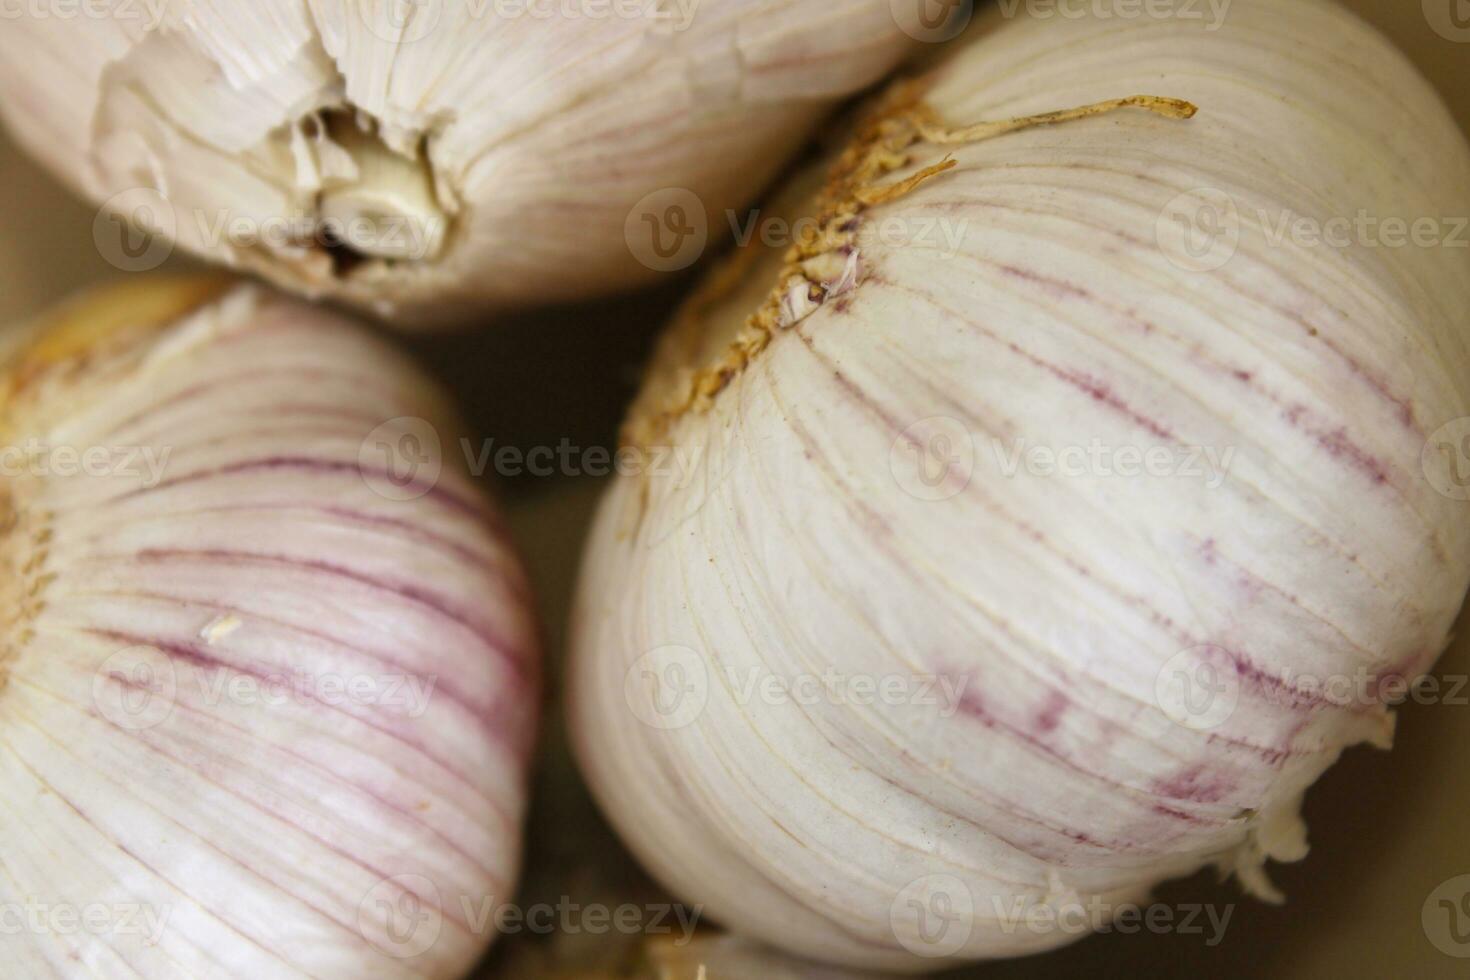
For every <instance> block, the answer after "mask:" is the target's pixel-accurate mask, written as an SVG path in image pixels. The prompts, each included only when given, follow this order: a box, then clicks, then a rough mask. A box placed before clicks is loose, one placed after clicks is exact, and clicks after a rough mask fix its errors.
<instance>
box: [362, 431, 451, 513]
mask: <svg viewBox="0 0 1470 980" xmlns="http://www.w3.org/2000/svg"><path fill="white" fill-rule="evenodd" d="M357 469H358V472H359V473H360V474H361V475H362V480H363V482H364V483H366V484H367V486H368V489H369V490H371V491H373V493H376V494H377V495H378V496H380V497H385V498H387V499H388V500H415V499H417V498H419V497H422V496H423V495H424V494H426V493H428V492H429V491H430V490H432V489H434V486H435V484H437V483H438V482H439V474H440V473H441V472H442V471H443V469H444V457H443V455H442V449H441V447H440V445H439V433H438V432H437V431H436V430H435V429H434V427H433V426H432V425H430V424H429V423H428V422H427V421H425V420H424V419H421V418H418V417H417V416H414V415H403V416H400V417H398V418H396V419H389V420H388V421H387V422H384V423H383V424H382V425H380V426H378V427H377V428H375V429H373V431H372V432H370V433H368V436H367V438H366V439H364V440H363V441H362V445H361V446H359V447H358V450H357Z"/></svg>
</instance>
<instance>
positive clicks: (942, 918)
mask: <svg viewBox="0 0 1470 980" xmlns="http://www.w3.org/2000/svg"><path fill="white" fill-rule="evenodd" d="M888 924H889V927H890V928H892V930H893V935H894V937H895V938H896V939H897V940H898V942H899V945H901V946H902V947H903V948H904V949H906V950H908V951H909V952H910V953H913V954H914V955H915V956H922V957H925V958H926V959H937V958H939V957H943V956H953V955H955V954H956V953H958V952H959V951H960V950H962V949H964V948H965V944H966V943H967V942H969V941H970V933H971V932H972V931H974V928H975V896H974V895H973V894H972V893H971V892H970V889H969V887H968V886H967V885H966V884H965V883H964V882H963V881H961V880H960V879H958V878H956V877H954V876H953V875H926V876H925V877H923V878H919V879H917V880H915V881H911V882H909V883H908V884H907V885H905V886H904V889H903V891H901V892H899V893H898V897H897V898H895V899H894V900H893V904H892V905H890V906H889V907H888Z"/></svg>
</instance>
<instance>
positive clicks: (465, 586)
mask: <svg viewBox="0 0 1470 980" xmlns="http://www.w3.org/2000/svg"><path fill="white" fill-rule="evenodd" d="M219 289H220V285H219V283H211V282H203V283H201V282H196V281H173V280H164V281H152V282H144V281H141V280H134V281H132V282H130V283H128V284H126V285H123V286H120V287H115V288H111V289H109V290H106V291H103V292H101V293H99V294H96V295H92V294H89V295H87V296H86V297H84V298H82V299H81V300H79V301H77V302H74V303H72V304H70V305H69V306H67V307H65V308H64V309H62V310H61V311H59V312H58V313H57V314H55V315H54V316H52V317H50V318H48V319H46V320H44V321H42V322H40V323H39V324H38V325H36V326H34V327H33V328H32V329H31V330H29V331H23V332H20V333H19V334H17V333H14V332H13V333H12V334H9V335H7V340H6V344H7V348H6V357H5V359H4V363H5V371H4V382H3V383H4V386H5V400H4V417H3V425H4V444H5V447H6V448H5V452H4V456H3V463H4V467H5V476H4V482H3V484H0V515H3V519H4V529H5V533H4V537H3V538H0V564H3V567H4V579H3V586H0V588H3V590H4V591H3V595H4V597H5V603H4V616H5V624H4V639H3V646H0V746H3V748H0V781H3V784H4V789H3V792H0V799H3V800H4V805H3V806H0V842H3V843H0V869H3V871H0V912H3V914H4V915H5V916H6V923H5V925H6V928H4V929H0V959H3V961H4V962H5V964H6V966H5V972H6V973H7V974H8V975H13V976H36V977H40V976H62V975H65V976H72V975H76V973H77V972H78V971H81V972H85V973H88V974H95V975H98V976H125V975H126V976H146V977H160V978H162V977H180V978H182V977H189V978H201V977H244V976H250V977H283V978H284V977H364V976H373V977H393V978H405V980H406V978H424V977H457V976H461V975H463V974H464V973H465V972H466V971H467V970H468V969H469V968H470V967H471V965H472V964H473V963H474V962H475V961H476V959H477V958H478V957H479V955H480V954H481V953H482V952H483V950H484V948H485V946H486V945H488V943H489V942H490V939H491V937H492V935H493V929H488V928H485V926H484V923H483V922H478V921H477V920H476V919H475V918H474V917H473V913H474V910H476V909H477V908H479V907H480V905H481V903H482V902H483V901H486V900H488V899H489V898H490V897H494V898H495V899H497V900H504V899H505V898H506V896H507V895H508V894H509V893H510V891H511V889H513V888H514V884H515V879H516V874H517V869H518V865H519V861H520V857H519V848H520V838H521V818H522V812H523V810H524V806H525V799H524V797H525V786H524V776H525V768H526V764H527V758H528V755H529V753H530V748H531V745H530V743H531V740H532V736H533V728H534V725H535V720H536V716H537V713H538V712H537V703H538V702H537V693H536V692H537V688H538V683H539V681H538V657H537V630H536V627H535V625H534V623H533V619H532V616H531V613H530V611H529V602H528V598H527V586H526V582H525V579H524V577H523V574H522V572H521V570H520V566H519V563H518V561H517V559H516V557H515V555H514V553H513V552H512V550H511V548H510V546H509V545H508V544H507V542H506V540H505V538H504V535H503V533H502V531H501V530H500V529H499V526H498V523H497V518H496V517H495V516H494V514H493V512H492V511H491V509H490V508H489V507H488V505H486V504H485V503H484V502H483V501H482V500H481V499H480V498H479V495H478V493H477V492H476V490H475V488H474V486H473V485H472V484H471V483H470V482H469V480H468V477H466V476H463V475H461V474H459V473H457V472H455V471H453V470H452V469H451V468H448V467H444V468H443V470H442V472H438V473H436V472H434V470H433V469H430V468H425V469H420V470H419V471H417V472H414V471H413V470H412V469H411V468H410V466H411V464H412V463H413V462H414V461H415V457H410V456H406V455H398V454H397V452H396V449H395V448H394V447H395V446H396V443H395V442H394V440H395V439H399V438H409V437H414V436H417V437H419V438H421V439H427V438H428V434H427V433H428V431H429V429H428V428H427V427H432V426H434V425H436V424H438V422H439V420H442V419H443V418H445V415H446V413H445V406H444V404H443V402H442V401H441V398H440V396H439V395H438V393H437V392H436V391H435V390H434V389H433V388H432V387H431V386H429V385H428V384H427V383H426V381H425V380H424V379H422V378H421V377H420V376H419V375H418V374H417V373H416V372H415V371H414V370H413V369H412V368H411V367H410V366H408V365H407V364H405V363H404V362H403V360H402V359H401V358H400V357H399V356H398V355H397V354H396V353H394V352H393V351H391V350H389V349H387V348H386V347H384V346H382V345H381V344H379V343H378V342H376V341H373V340H371V339H370V338H368V337H366V336H363V335H362V334H360V333H359V332H357V331H356V330H355V329H354V328H352V327H351V325H349V324H346V323H343V322H342V321H341V320H340V319H339V318H337V317H334V316H331V315H328V314H324V313H321V312H319V311H316V310H313V309H311V308H309V307H306V306H304V305H302V304H300V303H299V302H297V301H294V300H282V299H279V298H275V297H272V296H270V295H267V294H265V293H263V292H262V291H260V290H259V289H258V288H255V287H243V288H234V289H232V290H230V291H228V292H227V293H225V294H224V295H222V296H218V297H216V295H215V294H217V293H218V292H219ZM434 431H437V430H434ZM384 442H386V443H387V444H388V446H389V448H390V450H392V452H390V453H388V454H386V455H385V454H384V453H383V452H382V451H381V450H382V444H383V443H384ZM424 448H425V449H427V447H424ZM427 465H428V466H430V467H433V466H435V463H434V462H433V461H429V463H428V464H427ZM467 909H468V910H469V912H468V913H467V912H466V910H467Z"/></svg>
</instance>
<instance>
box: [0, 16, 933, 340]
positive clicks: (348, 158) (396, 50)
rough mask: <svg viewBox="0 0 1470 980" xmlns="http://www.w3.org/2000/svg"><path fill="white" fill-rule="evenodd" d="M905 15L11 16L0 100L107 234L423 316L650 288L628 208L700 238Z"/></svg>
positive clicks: (876, 72)
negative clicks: (678, 202)
mask: <svg viewBox="0 0 1470 980" xmlns="http://www.w3.org/2000/svg"><path fill="white" fill-rule="evenodd" d="M908 2H909V0H904V2H903V3H897V4H895V3H890V0H775V2H772V0H678V2H668V0H481V2H478V3H477V2H469V3H449V2H441V0H430V2H408V0H361V2H342V0H310V2H307V3H301V2H287V0H261V2H254V3H249V4H200V3H192V2H189V3H185V2H180V0H159V2H150V3H135V2H132V0H106V2H105V3H102V4H98V5H89V7H88V9H89V11H91V12H90V13H88V14H87V15H86V16H61V15H60V13H59V12H58V10H53V9H52V6H53V5H51V4H48V3H39V4H29V5H27V6H26V7H25V9H24V11H19V12H18V13H19V14H20V16H17V17H13V18H7V21H6V26H5V30H4V31H3V32H0V93H3V95H0V110H3V114H4V116H5V118H6V119H7V120H8V121H9V123H10V124H11V126H12V127H13V129H14V132H15V134H16V135H17V137H18V138H19V139H20V140H21V142H22V143H23V144H24V145H26V146H27V147H28V148H29V149H30V150H31V152H33V153H34V154H35V155H37V156H38V157H39V158H40V159H42V160H43V161H44V162H45V163H46V164H47V165H48V166H50V167H51V168H52V169H53V170H54V171H55V172H56V173H58V174H60V175H62V176H63V177H64V178H65V179H66V180H67V181H68V182H69V183H70V184H71V185H72V186H73V187H74V188H76V189H78V190H79V191H81V192H82V193H84V194H85V195H86V196H87V197H89V198H91V199H93V200H94V201H97V202H99V203H103V204H104V205H105V206H106V208H108V209H109V210H110V211H112V212H116V217H118V218H120V219H121V218H126V219H129V220H131V221H133V222H134V223H136V224H138V225H141V226H143V227H144V228H145V229H149V230H153V231H155V232H157V233H158V234H159V235H161V236H163V238H164V239H167V240H176V241H177V242H178V243H179V244H181V245H182V246H183V247H184V248H186V249H188V250H189V251H191V252H194V253H197V254H200V255H205V256H208V257H210V258H212V259H215V260H219V261H223V262H225V263H228V264H229V265H231V266H233V267H236V268H240V269H247V270H251V271H254V272H257V273H260V274H262V275H264V276H266V277H268V278H270V279H272V280H273V281H275V282H277V283H279V284H282V285H285V286H287V287H289V288H292V289H295V290H298V291H301V292H304V293H307V294H309V295H312V296H325V297H335V298H340V299H343V300H346V301H348V302H351V303H354V304H358V305H362V306H366V307H370V308H372V309H374V310H375V311H377V312H378V313H380V314H382V315H385V316H397V317H402V318H405V319H409V320H414V319H434V318H438V319H442V318H446V317H449V316H451V315H453V314H454V313H455V312H463V311H469V310H474V309H484V308H496V307H504V306H508V305H517V304H526V303H534V302H538V301H539V302H546V301H548V300H553V299H556V300H560V299H567V298H571V297H577V296H586V295H590V294H594V293H598V292H603V291H608V290H612V289H616V288H622V287H625V286H628V285H631V284H633V283H635V282H637V281H639V280H640V279H644V280H646V279H648V278H650V277H652V276H653V275H654V274H655V269H654V268H652V267H651V266H650V265H648V264H645V263H643V262H640V261H639V257H638V255H637V254H636V253H635V250H634V249H632V248H630V245H629V243H628V239H627V235H626V230H627V229H626V226H627V225H628V223H629V221H634V223H635V225H636V215H635V213H634V212H635V210H636V209H637V207H638V205H639V202H640V201H642V200H644V199H645V198H646V197H647V196H648V195H651V194H657V193H658V192H664V191H666V192H669V193H676V194H679V195H682V197H681V199H697V200H698V201H702V202H703V203H704V204H705V205H706V206H707V208H708V209H709V215H708V216H700V217H708V219H709V221H710V227H711V228H715V227H717V225H718V224H719V223H721V222H722V221H723V216H722V212H723V210H724V209H727V208H734V207H739V206H740V205H742V204H744V203H745V201H746V200H747V199H748V197H749V196H750V195H751V194H753V193H754V192H755V191H757V190H758V189H759V188H760V187H761V186H762V185H763V184H764V183H765V182H766V181H768V180H769V179H770V178H771V177H772V176H773V175H774V173H775V172H776V170H777V168H778V167H779V166H780V165H781V163H782V161H783V160H784V158H785V156H786V154H787V153H788V152H789V151H791V150H792V149H794V148H795V147H796V146H797V145H798V143H799V142H800V141H801V140H802V139H803V138H804V136H805V135H806V133H807V132H808V131H809V129H810V126H811V124H812V123H813V122H814V121H815V120H816V119H817V118H818V115H819V113H820V112H821V111H823V110H824V109H825V108H826V107H827V106H828V105H829V104H830V103H831V102H832V101H833V100H835V99H837V98H839V97H841V96H843V95H846V94H849V93H851V92H854V91H856V90H858V89H860V88H861V87H863V86H865V85H868V84H870V83H872V82H874V81H876V80H877V79H879V78H880V77H881V76H882V74H883V73H884V72H885V71H887V70H888V69H889V68H891V67H892V66H893V65H894V63H895V62H896V61H897V60H898V59H899V57H901V55H902V54H903V53H904V52H905V51H906V50H907V49H908V47H909V45H910V44H911V43H912V39H911V36H910V35H911V34H918V33H921V32H919V31H916V30H912V29H911V30H910V32H909V33H905V30H904V29H903V27H904V25H905V22H906V19H905V18H904V17H900V16H898V14H896V13H895V10H896V9H901V8H903V7H904V4H905V3H908ZM55 6H57V7H58V8H59V7H60V6H61V5H60V4H57V5H55ZM94 8H95V9H94ZM689 195H693V198H690V197H689ZM655 203H657V201H655ZM653 217H654V218H655V219H661V218H662V217H663V214H662V211H659V212H658V213H655V214H653ZM695 217H696V216H694V215H690V214H684V215H683V219H684V220H690V221H692V220H695ZM100 220H102V223H101V224H100V225H99V231H100V232H101V233H104V234H108V235H112V236H114V237H115V236H116V234H117V232H116V231H115V230H114V229H111V228H110V227H109V226H108V225H107V224H106V221H107V220H108V219H106V218H104V219H100ZM112 251H116V252H117V253H118V254H117V255H116V257H115V261H116V262H117V263H118V264H122V265H125V266H127V267H130V268H137V267H140V266H141V265H146V264H152V265H157V264H158V262H159V261H161V258H159V257H158V256H159V254H160V251H159V250H155V251H151V252H150V251H149V250H147V249H146V248H144V247H142V246H141V245H136V244H135V245H134V246H126V245H117V246H115V247H113V248H112ZM655 264H656V263H655Z"/></svg>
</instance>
